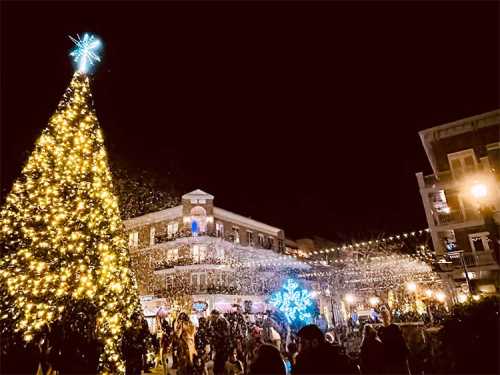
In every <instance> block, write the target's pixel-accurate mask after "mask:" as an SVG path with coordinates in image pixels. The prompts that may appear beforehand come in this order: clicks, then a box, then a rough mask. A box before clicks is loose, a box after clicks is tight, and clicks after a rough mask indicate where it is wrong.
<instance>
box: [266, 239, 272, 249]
mask: <svg viewBox="0 0 500 375" xmlns="http://www.w3.org/2000/svg"><path fill="white" fill-rule="evenodd" d="M267 244H268V247H269V248H270V249H273V248H274V238H273V237H268V238H267Z"/></svg>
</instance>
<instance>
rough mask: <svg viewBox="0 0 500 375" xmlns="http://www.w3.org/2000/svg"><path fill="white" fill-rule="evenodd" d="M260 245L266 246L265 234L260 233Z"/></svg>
mask: <svg viewBox="0 0 500 375" xmlns="http://www.w3.org/2000/svg"><path fill="white" fill-rule="evenodd" d="M258 237H259V247H264V235H263V234H260V233H259V236H258Z"/></svg>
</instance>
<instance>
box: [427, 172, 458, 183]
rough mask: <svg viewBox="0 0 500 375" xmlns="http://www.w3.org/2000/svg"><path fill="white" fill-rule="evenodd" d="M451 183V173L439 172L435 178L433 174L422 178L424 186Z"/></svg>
mask: <svg viewBox="0 0 500 375" xmlns="http://www.w3.org/2000/svg"><path fill="white" fill-rule="evenodd" d="M451 181H453V176H452V174H451V171H444V172H439V173H438V174H437V176H436V175H434V174H430V175H427V176H424V183H425V186H432V185H436V184H439V183H447V182H451Z"/></svg>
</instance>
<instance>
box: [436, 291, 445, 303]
mask: <svg viewBox="0 0 500 375" xmlns="http://www.w3.org/2000/svg"><path fill="white" fill-rule="evenodd" d="M436 299H437V300H438V301H439V302H444V300H445V299H446V294H444V293H443V292H441V291H439V292H437V293H436Z"/></svg>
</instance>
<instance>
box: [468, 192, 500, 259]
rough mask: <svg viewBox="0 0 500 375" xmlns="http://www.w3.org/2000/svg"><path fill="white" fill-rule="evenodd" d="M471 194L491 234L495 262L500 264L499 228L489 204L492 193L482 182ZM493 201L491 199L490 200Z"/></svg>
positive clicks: (492, 208)
mask: <svg viewBox="0 0 500 375" xmlns="http://www.w3.org/2000/svg"><path fill="white" fill-rule="evenodd" d="M470 193H471V195H472V197H473V198H474V200H475V202H476V204H477V205H478V209H479V214H480V215H481V217H482V218H483V219H484V226H485V227H486V230H487V231H488V232H489V235H490V239H491V242H492V246H493V249H492V250H493V256H494V258H495V261H496V262H497V263H499V264H500V245H499V243H498V237H499V235H498V227H497V225H496V223H495V218H494V216H493V215H494V213H495V209H494V207H493V205H492V204H491V202H488V200H489V198H491V197H489V196H490V193H489V191H488V186H487V185H486V184H484V183H482V182H478V183H475V184H473V185H472V186H471V188H470ZM490 200H491V199H490Z"/></svg>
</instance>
